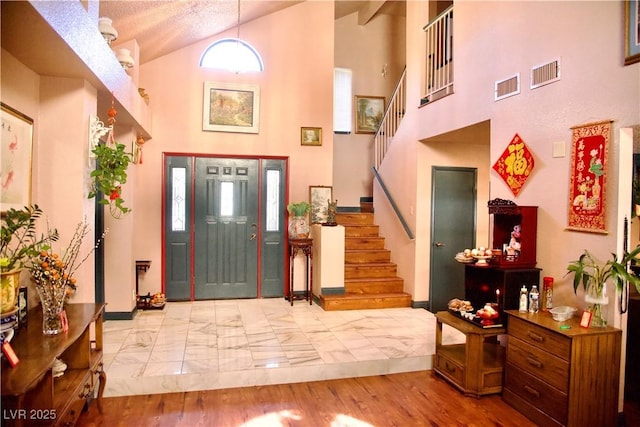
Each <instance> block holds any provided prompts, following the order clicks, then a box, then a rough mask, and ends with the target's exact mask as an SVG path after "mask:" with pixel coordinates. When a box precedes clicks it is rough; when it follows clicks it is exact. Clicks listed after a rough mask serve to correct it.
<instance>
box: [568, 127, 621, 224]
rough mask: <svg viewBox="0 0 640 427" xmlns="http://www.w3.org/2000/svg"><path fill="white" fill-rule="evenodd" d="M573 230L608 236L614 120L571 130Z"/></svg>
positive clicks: (570, 216) (570, 189)
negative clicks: (607, 195)
mask: <svg viewBox="0 0 640 427" xmlns="http://www.w3.org/2000/svg"><path fill="white" fill-rule="evenodd" d="M571 129H572V131H573V136H572V138H571V143H572V150H571V181H570V184H569V185H570V187H569V226H568V228H569V229H570V230H577V231H588V232H591V233H606V232H607V230H606V228H605V219H606V198H605V193H606V192H605V189H606V183H607V150H608V146H609V139H611V120H609V121H606V122H599V123H590V124H587V125H582V126H575V127H573V128H571Z"/></svg>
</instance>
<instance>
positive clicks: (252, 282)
mask: <svg viewBox="0 0 640 427" xmlns="http://www.w3.org/2000/svg"><path fill="white" fill-rule="evenodd" d="M258 162H259V161H258V160H255V159H224V158H207V157H203V158H196V162H195V171H196V172H195V189H194V196H195V204H194V246H195V251H194V256H193V259H194V273H195V274H194V298H195V299H196V300H199V299H218V298H255V297H257V296H258V243H259V241H258Z"/></svg>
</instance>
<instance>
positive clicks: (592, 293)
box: [567, 245, 640, 326]
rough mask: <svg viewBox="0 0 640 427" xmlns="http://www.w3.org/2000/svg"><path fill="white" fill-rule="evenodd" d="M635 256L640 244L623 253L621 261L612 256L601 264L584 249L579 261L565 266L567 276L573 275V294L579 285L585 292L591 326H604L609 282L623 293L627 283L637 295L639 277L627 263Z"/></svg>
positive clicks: (638, 253) (639, 289)
mask: <svg viewBox="0 0 640 427" xmlns="http://www.w3.org/2000/svg"><path fill="white" fill-rule="evenodd" d="M638 255H640V245H638V246H637V247H636V248H635V249H633V250H632V251H631V252H626V251H625V253H624V255H623V256H622V258H621V259H620V260H618V257H617V255H616V254H615V253H612V254H611V259H609V260H608V261H607V262H605V263H604V264H602V263H599V262H598V261H597V260H596V259H595V258H594V257H593V255H592V254H591V253H590V252H589V251H588V250H586V249H585V250H584V252H583V253H582V255H580V258H579V259H577V260H575V261H571V263H569V265H568V266H567V275H568V274H573V290H574V292H576V293H577V292H578V288H579V287H580V285H582V288H583V289H584V291H585V302H586V303H587V304H588V307H587V310H588V311H590V312H591V313H592V318H591V325H592V326H607V317H606V308H607V304H608V302H609V300H608V296H607V283H608V282H613V284H614V285H615V286H616V289H617V290H618V291H622V289H623V287H624V286H625V285H626V283H629V284H630V285H634V286H635V287H636V289H637V290H638V292H640V277H638V276H636V275H635V274H633V273H632V272H630V271H629V263H630V262H631V261H632V260H634V259H635V258H636V257H638Z"/></svg>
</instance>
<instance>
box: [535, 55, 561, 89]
mask: <svg viewBox="0 0 640 427" xmlns="http://www.w3.org/2000/svg"><path fill="white" fill-rule="evenodd" d="M558 80H560V59H556V60H555V61H551V62H549V63H547V64H543V65H538V66H536V67H533V68H532V69H531V89H535V88H538V87H540V86H544V85H548V84H549V83H553V82H557V81H558Z"/></svg>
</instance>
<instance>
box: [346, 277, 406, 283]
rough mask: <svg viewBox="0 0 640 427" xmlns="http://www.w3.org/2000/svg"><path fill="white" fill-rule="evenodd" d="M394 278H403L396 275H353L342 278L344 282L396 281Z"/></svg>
mask: <svg viewBox="0 0 640 427" xmlns="http://www.w3.org/2000/svg"><path fill="white" fill-rule="evenodd" d="M396 280H403V279H402V278H401V277H398V276H387V277H375V276H372V277H354V278H351V279H344V282H345V283H350V282H389V281H396Z"/></svg>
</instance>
